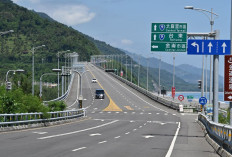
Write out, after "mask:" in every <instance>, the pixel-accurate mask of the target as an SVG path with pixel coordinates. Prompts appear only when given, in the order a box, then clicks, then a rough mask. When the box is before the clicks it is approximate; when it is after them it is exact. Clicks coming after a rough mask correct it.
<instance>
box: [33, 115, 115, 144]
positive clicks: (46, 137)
mask: <svg viewBox="0 0 232 157" xmlns="http://www.w3.org/2000/svg"><path fill="white" fill-rule="evenodd" d="M115 122H118V120H114V121H112V122H109V123H105V124H102V125H98V126H95V127H91V128H87V129H83V130H78V131H73V132H68V133H63V134H57V135H51V136H45V137H40V138H37V139H39V140H43V139H48V138H53V137H60V136H66V135H71V134H76V133H79V132H84V131H88V130H93V129H96V128H101V127H103V126H106V125H110V124H113V123H115Z"/></svg>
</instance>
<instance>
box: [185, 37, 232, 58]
mask: <svg viewBox="0 0 232 157" xmlns="http://www.w3.org/2000/svg"><path fill="white" fill-rule="evenodd" d="M230 46H231V45H230V40H188V51H187V52H188V54H189V55H230Z"/></svg>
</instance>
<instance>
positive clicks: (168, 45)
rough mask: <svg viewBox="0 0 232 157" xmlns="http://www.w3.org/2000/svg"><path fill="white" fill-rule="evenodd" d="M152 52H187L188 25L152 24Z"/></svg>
mask: <svg viewBox="0 0 232 157" xmlns="http://www.w3.org/2000/svg"><path fill="white" fill-rule="evenodd" d="M151 27H152V28H151V51H158V52H160V51H161V52H186V48H187V23H152V26H151Z"/></svg>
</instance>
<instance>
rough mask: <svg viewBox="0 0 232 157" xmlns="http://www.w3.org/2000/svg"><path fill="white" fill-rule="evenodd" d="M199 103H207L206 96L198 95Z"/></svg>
mask: <svg viewBox="0 0 232 157" xmlns="http://www.w3.org/2000/svg"><path fill="white" fill-rule="evenodd" d="M199 104H201V105H205V104H207V99H206V97H200V98H199Z"/></svg>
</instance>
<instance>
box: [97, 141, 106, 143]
mask: <svg viewBox="0 0 232 157" xmlns="http://www.w3.org/2000/svg"><path fill="white" fill-rule="evenodd" d="M106 142H107V141H101V142H98V144H102V143H106Z"/></svg>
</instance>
